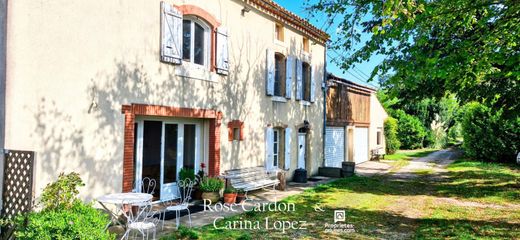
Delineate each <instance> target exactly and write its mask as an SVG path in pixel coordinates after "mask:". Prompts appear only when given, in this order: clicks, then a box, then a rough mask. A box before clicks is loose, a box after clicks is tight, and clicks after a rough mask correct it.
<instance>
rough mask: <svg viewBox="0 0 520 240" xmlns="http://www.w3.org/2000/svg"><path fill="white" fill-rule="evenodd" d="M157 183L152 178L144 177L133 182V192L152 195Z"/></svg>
mask: <svg viewBox="0 0 520 240" xmlns="http://www.w3.org/2000/svg"><path fill="white" fill-rule="evenodd" d="M156 186H157V182H156V181H155V179H153V178H149V177H145V178H143V179H141V180H136V181H135V182H134V189H133V192H138V193H148V194H152V195H153V194H154V193H155V187H156Z"/></svg>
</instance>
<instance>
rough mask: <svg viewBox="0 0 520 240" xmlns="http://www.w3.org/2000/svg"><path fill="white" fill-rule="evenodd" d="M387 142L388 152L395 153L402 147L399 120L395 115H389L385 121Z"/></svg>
mask: <svg viewBox="0 0 520 240" xmlns="http://www.w3.org/2000/svg"><path fill="white" fill-rule="evenodd" d="M384 129H385V142H386V153H387V154H393V153H395V151H397V150H399V148H400V147H401V142H399V139H398V138H397V120H396V119H395V118H393V117H388V118H387V119H386V121H385V128H384Z"/></svg>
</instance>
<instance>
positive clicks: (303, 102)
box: [300, 100, 311, 106]
mask: <svg viewBox="0 0 520 240" xmlns="http://www.w3.org/2000/svg"><path fill="white" fill-rule="evenodd" d="M300 104H301V105H303V106H310V105H311V102H309V101H307V100H300Z"/></svg>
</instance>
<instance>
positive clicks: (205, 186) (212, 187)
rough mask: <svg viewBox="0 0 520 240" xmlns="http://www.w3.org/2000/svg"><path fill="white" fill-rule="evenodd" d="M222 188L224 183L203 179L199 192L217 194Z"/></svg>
mask: <svg viewBox="0 0 520 240" xmlns="http://www.w3.org/2000/svg"><path fill="white" fill-rule="evenodd" d="M222 188H224V182H223V181H222V180H220V179H218V178H204V179H203V180H202V182H201V183H200V190H201V191H203V192H218V191H220V189H222Z"/></svg>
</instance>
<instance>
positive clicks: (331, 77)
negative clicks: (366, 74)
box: [327, 73, 377, 92]
mask: <svg viewBox="0 0 520 240" xmlns="http://www.w3.org/2000/svg"><path fill="white" fill-rule="evenodd" d="M327 81H335V82H338V83H341V84H345V85H348V86H350V87H354V88H357V89H359V90H364V91H369V92H376V91H377V89H375V88H372V87H367V86H365V85H361V84H359V83H355V82H352V81H350V80H347V79H345V78H340V77H338V76H336V75H334V74H332V73H327Z"/></svg>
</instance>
